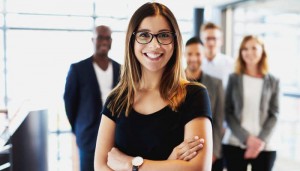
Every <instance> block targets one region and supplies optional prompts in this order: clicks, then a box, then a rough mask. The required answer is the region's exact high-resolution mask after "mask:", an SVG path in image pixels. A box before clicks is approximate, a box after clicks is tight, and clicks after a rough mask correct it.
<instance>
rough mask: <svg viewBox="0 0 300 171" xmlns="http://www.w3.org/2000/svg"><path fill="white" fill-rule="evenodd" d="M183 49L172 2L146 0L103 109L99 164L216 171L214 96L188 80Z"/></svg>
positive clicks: (143, 170) (142, 169)
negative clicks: (213, 168)
mask: <svg viewBox="0 0 300 171" xmlns="http://www.w3.org/2000/svg"><path fill="white" fill-rule="evenodd" d="M181 48H182V38H181V34H180V31H179V27H178V24H177V21H176V19H175V17H174V15H173V14H172V12H171V11H170V10H169V9H168V8H167V7H166V6H164V5H162V4H159V3H146V4H144V5H142V6H141V7H140V8H139V9H138V10H137V11H136V12H135V13H134V14H133V16H132V18H131V20H130V22H129V26H128V29H127V35H126V48H125V63H124V66H123V70H122V73H121V77H120V78H121V80H120V82H119V84H118V85H117V87H116V88H115V89H114V90H113V91H112V93H111V94H110V96H109V98H108V99H107V101H106V104H105V105H104V110H103V111H102V113H103V114H102V119H101V124H100V128H99V132H98V139H97V145H96V152H95V170H101V171H105V170H109V171H110V170H117V171H123V170H124V171H125V170H126V171H127V170H133V171H138V170H140V171H147V170H149V171H168V170H170V171H174V170H178V171H187V170H188V171H193V170H197V171H199V170H206V171H209V170H211V164H212V125H211V111H210V104H209V98H208V94H207V91H206V89H205V88H204V87H203V86H202V85H200V84H197V83H190V82H188V81H187V80H186V79H185V77H184V75H183V72H182V68H181V58H182V56H181V54H182V49H181ZM202 138H203V139H205V143H204V142H203V139H202ZM200 148H202V149H201V150H199V149H200Z"/></svg>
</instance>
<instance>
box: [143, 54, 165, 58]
mask: <svg viewBox="0 0 300 171" xmlns="http://www.w3.org/2000/svg"><path fill="white" fill-rule="evenodd" d="M146 54H147V56H148V57H149V58H153V59H155V58H158V57H160V56H161V55H162V53H146Z"/></svg>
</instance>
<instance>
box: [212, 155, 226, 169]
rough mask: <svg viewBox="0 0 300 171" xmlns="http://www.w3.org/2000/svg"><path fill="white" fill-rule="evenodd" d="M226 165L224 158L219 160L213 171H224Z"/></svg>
mask: <svg viewBox="0 0 300 171" xmlns="http://www.w3.org/2000/svg"><path fill="white" fill-rule="evenodd" d="M223 168H224V163H223V158H219V159H217V160H216V161H215V162H214V163H213V165H212V169H211V170H212V171H223Z"/></svg>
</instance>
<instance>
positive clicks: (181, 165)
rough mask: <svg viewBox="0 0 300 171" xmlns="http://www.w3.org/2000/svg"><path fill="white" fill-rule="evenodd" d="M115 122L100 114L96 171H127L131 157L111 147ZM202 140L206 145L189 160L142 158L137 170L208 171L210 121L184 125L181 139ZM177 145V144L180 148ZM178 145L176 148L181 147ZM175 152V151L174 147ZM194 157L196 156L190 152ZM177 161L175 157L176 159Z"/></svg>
mask: <svg viewBox="0 0 300 171" xmlns="http://www.w3.org/2000/svg"><path fill="white" fill-rule="evenodd" d="M115 127H116V125H115V123H114V122H113V121H112V120H110V119H109V118H108V117H106V116H105V115H102V119H101V124H100V128H99V131H98V138H97V144H96V151H95V161H94V166H95V171H100V170H101V171H112V170H116V171H130V170H132V165H131V160H132V158H133V157H134V156H128V155H126V154H124V153H122V152H120V151H119V150H118V149H116V148H114V147H113V145H114V142H115V140H114V134H115ZM195 135H197V136H198V137H201V138H204V139H205V145H204V146H203V148H202V149H201V150H200V151H198V152H197V155H195V156H193V157H192V159H190V160H182V159H172V158H173V157H172V154H171V155H170V157H169V160H163V161H153V160H147V159H144V163H143V165H142V166H141V167H140V168H139V170H140V171H153V170H156V171H168V170H172V171H186V170H189V171H193V170H197V171H199V170H200V171H210V170H211V164H212V146H213V145H212V144H213V143H212V127H211V122H210V121H209V119H207V118H204V117H199V118H195V119H193V120H191V121H190V122H188V123H187V124H186V125H185V131H184V139H185V140H191V139H193V138H194V136H195ZM179 146H180V145H179ZM179 146H178V149H180V147H179ZM175 149H176V148H175ZM175 153H176V152H175ZM193 154H195V153H193ZM175 158H176V157H175Z"/></svg>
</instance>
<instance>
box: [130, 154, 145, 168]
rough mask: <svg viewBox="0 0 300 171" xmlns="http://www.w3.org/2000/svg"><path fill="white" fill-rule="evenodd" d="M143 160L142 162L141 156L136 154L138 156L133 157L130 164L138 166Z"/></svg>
mask: <svg viewBox="0 0 300 171" xmlns="http://www.w3.org/2000/svg"><path fill="white" fill-rule="evenodd" d="M143 162H144V160H143V158H142V157H140V156H138V157H135V158H133V160H132V165H133V166H140V165H142V164H143Z"/></svg>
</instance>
